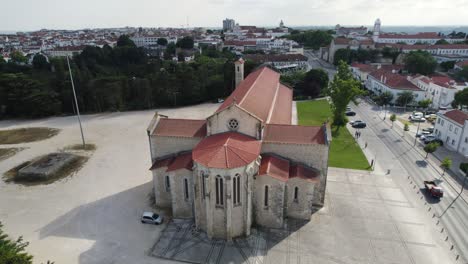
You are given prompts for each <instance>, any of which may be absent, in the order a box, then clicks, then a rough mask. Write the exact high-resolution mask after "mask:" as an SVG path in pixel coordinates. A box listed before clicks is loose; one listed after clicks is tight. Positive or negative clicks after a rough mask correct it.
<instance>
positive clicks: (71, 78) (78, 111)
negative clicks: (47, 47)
mask: <svg viewBox="0 0 468 264" xmlns="http://www.w3.org/2000/svg"><path fill="white" fill-rule="evenodd" d="M67 64H68V71H69V72H70V80H71V84H72V90H73V97H74V98H75V106H76V115H77V117H78V123H79V124H80V132H81V141H82V142H83V149H85V147H86V143H85V139H84V134H83V127H82V126H81V118H80V108H79V107H78V100H77V99H76V92H75V84H74V83H73V74H72V71H71V67H70V60H69V59H68V56H67Z"/></svg>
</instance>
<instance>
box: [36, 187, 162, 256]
mask: <svg viewBox="0 0 468 264" xmlns="http://www.w3.org/2000/svg"><path fill="white" fill-rule="evenodd" d="M151 189H152V184H151V182H148V183H145V184H142V185H139V186H136V187H134V188H131V189H128V190H126V191H123V192H120V193H116V194H114V195H111V196H107V197H105V198H102V199H100V200H97V201H95V202H91V203H88V204H84V205H81V206H79V207H76V208H74V209H72V210H71V211H69V212H67V213H66V214H64V215H62V216H59V217H58V218H56V219H55V220H53V221H52V222H50V223H49V224H47V225H46V226H44V227H42V228H41V229H40V230H39V239H45V238H47V237H66V238H72V239H83V240H92V241H95V242H94V244H93V246H92V247H91V248H90V249H89V250H87V251H85V252H82V253H81V254H80V256H79V263H83V264H85V263H86V264H87V263H116V262H120V263H122V260H123V258H125V257H128V256H131V255H132V253H134V255H140V254H141V256H144V255H145V254H146V255H147V252H148V251H149V249H150V248H151V246H152V245H153V243H154V239H155V237H156V236H157V233H158V232H160V230H161V228H160V227H157V226H154V225H144V224H141V222H140V216H141V214H142V213H143V211H146V210H148V208H149V206H148V204H149V201H148V193H150V192H151ZM132 251H133V252H132ZM135 252H136V253H135ZM124 262H125V261H124Z"/></svg>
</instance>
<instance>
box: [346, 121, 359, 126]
mask: <svg viewBox="0 0 468 264" xmlns="http://www.w3.org/2000/svg"><path fill="white" fill-rule="evenodd" d="M356 122H362V121H361V120H354V121H349V122H348V123H349V124H350V125H351V126H353V124H354V123H356Z"/></svg>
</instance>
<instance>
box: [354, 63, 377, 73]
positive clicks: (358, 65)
mask: <svg viewBox="0 0 468 264" xmlns="http://www.w3.org/2000/svg"><path fill="white" fill-rule="evenodd" d="M351 67H353V68H358V69H359V70H360V71H362V72H371V71H373V70H375V68H374V67H373V66H372V65H369V64H362V63H358V62H353V63H351Z"/></svg>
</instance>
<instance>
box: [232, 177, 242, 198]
mask: <svg viewBox="0 0 468 264" xmlns="http://www.w3.org/2000/svg"><path fill="white" fill-rule="evenodd" d="M232 196H233V199H232V202H233V204H234V205H239V204H240V200H241V199H240V175H239V174H236V176H234V178H232Z"/></svg>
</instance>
